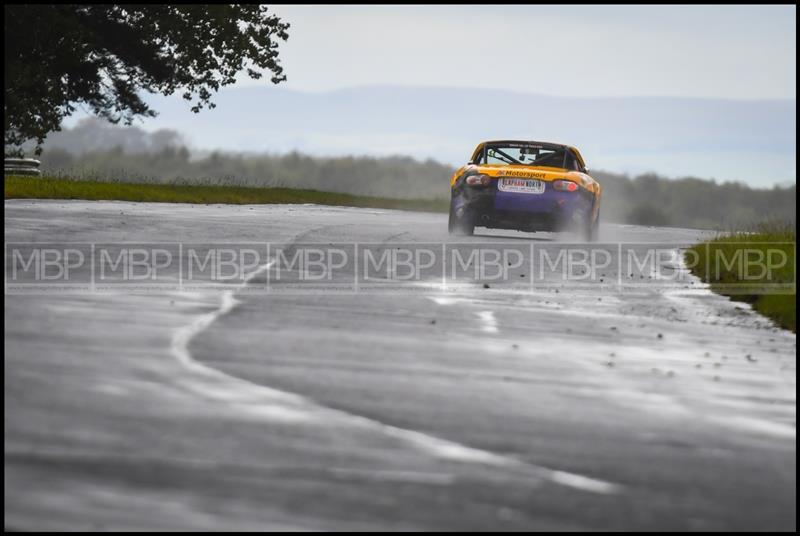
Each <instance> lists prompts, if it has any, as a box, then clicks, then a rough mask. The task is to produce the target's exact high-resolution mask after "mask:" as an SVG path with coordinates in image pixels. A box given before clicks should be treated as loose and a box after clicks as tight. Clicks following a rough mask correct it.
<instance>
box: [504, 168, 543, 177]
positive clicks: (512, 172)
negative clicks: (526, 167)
mask: <svg viewBox="0 0 800 536" xmlns="http://www.w3.org/2000/svg"><path fill="white" fill-rule="evenodd" d="M497 176H498V177H522V178H526V179H544V178H545V177H547V174H546V173H544V172H542V171H521V170H516V169H501V170H500V171H499V172H498V173H497Z"/></svg>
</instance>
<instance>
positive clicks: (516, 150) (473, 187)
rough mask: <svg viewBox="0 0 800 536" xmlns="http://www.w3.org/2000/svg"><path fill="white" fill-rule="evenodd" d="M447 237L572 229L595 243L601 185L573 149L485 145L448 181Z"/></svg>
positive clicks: (551, 145)
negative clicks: (485, 231)
mask: <svg viewBox="0 0 800 536" xmlns="http://www.w3.org/2000/svg"><path fill="white" fill-rule="evenodd" d="M450 189H451V200H450V220H449V224H448V228H449V231H450V233H453V234H465V235H471V234H473V232H474V229H475V227H476V226H482V227H491V228H497V229H515V230H518V231H528V232H533V231H560V230H567V229H576V230H578V231H580V232H581V235H582V236H583V238H584V239H586V240H588V241H593V240H596V239H597V229H598V226H599V222H600V197H601V188H600V183H598V182H597V181H596V180H594V179H593V178H592V177H590V176H589V175H588V173H587V169H586V166H585V164H584V162H583V157H581V154H580V153H579V152H578V150H577V149H576V148H575V147H571V146H569V145H561V144H556V143H545V142H538V141H487V142H484V143H481V144H480V145H478V147H477V148H476V149H475V152H474V153H473V154H472V158H471V159H470V161H469V162H468V163H467V164H466V165H465V166H463V167H461V168H460V169H458V170H457V171H456V172H455V174H453V177H452V179H451V180H450Z"/></svg>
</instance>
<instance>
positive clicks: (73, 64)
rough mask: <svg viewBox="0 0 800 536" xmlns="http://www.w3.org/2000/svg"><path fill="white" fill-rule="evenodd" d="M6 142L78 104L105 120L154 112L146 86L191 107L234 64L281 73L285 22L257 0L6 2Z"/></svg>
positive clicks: (41, 129)
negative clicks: (215, 0)
mask: <svg viewBox="0 0 800 536" xmlns="http://www.w3.org/2000/svg"><path fill="white" fill-rule="evenodd" d="M4 9H5V56H6V58H5V60H6V61H5V111H4V120H5V144H6V146H7V147H8V146H12V147H18V146H20V145H21V144H22V143H23V142H25V141H26V140H31V139H33V140H36V143H37V154H38V152H40V145H41V143H42V141H43V140H44V138H45V136H46V135H47V133H49V132H52V131H57V130H59V126H60V124H61V121H62V119H63V118H64V117H67V116H69V115H71V114H72V113H73V112H74V111H75V110H76V107H77V106H81V105H83V106H85V107H87V108H88V109H89V110H90V111H91V112H93V113H94V114H96V115H98V116H100V117H102V118H105V119H107V120H109V121H111V122H112V123H119V122H123V123H125V124H131V122H132V120H133V119H134V118H135V117H137V116H145V117H148V116H154V115H156V112H155V111H154V110H152V109H151V108H150V107H149V106H148V105H147V104H146V103H145V102H144V101H143V100H142V98H141V95H142V93H143V92H149V93H161V94H164V95H171V94H173V93H175V92H180V93H181V95H182V96H183V98H184V99H186V100H188V101H191V103H192V110H193V111H195V112H198V111H200V110H201V109H202V108H204V107H213V106H214V104H213V102H211V97H212V95H213V93H214V92H216V91H217V90H219V88H220V87H222V86H225V85H229V84H232V83H234V82H235V80H236V76H237V75H238V74H239V73H240V72H243V71H244V72H245V73H246V74H247V76H249V77H250V78H253V79H258V78H261V76H262V74H263V73H264V72H267V73H269V74H270V75H271V80H272V82H273V83H276V84H277V83H279V82H282V81H284V80H285V79H286V76H285V75H284V74H283V67H282V66H281V65H280V62H279V58H278V43H279V41H280V40H284V41H285V40H286V39H287V38H288V34H287V29H288V28H289V25H288V24H287V23H285V22H283V21H281V20H280V19H279V18H278V17H277V16H274V15H272V14H271V13H268V12H267V8H266V7H264V6H260V5H249V4H247V5H245V4H227V5H181V4H173V5H39V4H22V5H8V4H6V5H5V6H4Z"/></svg>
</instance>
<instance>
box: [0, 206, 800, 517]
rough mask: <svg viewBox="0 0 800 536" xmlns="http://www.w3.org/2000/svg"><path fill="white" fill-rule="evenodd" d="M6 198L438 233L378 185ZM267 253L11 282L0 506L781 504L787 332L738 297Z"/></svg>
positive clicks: (77, 223)
mask: <svg viewBox="0 0 800 536" xmlns="http://www.w3.org/2000/svg"><path fill="white" fill-rule="evenodd" d="M5 211H6V212H5V239H6V242H24V241H52V242H104V241H106V242H110V241H120V240H124V241H127V242H132V241H159V242H175V241H183V242H191V241H194V242H209V241H214V242H225V243H233V242H236V243H242V242H258V241H269V242H271V243H276V244H277V243H280V244H283V245H286V246H288V247H298V245H299V244H303V243H316V244H325V243H341V242H351V241H359V242H370V243H378V244H381V243H383V244H392V245H394V244H405V245H408V244H417V243H441V242H442V241H445V242H448V241H450V242H452V239H451V238H450V237H448V235H447V233H446V221H445V220H446V217H445V216H443V215H431V214H419V213H410V212H396V211H388V210H377V209H350V208H335V207H319V206H254V207H247V206H235V207H230V206H190V205H163V204H130V203H114V202H99V203H92V202H60V201H48V202H33V201H6V203H5ZM703 236H704V235H703V234H702V233H699V232H696V231H689V230H676V229H647V228H637V227H631V226H614V225H606V226H604V227H603V229H602V231H601V240H605V241H622V242H624V243H641V242H649V241H654V242H672V243H678V244H688V243H691V242H694V241H697V240H700V239H702V238H703ZM561 240H563V237H559V236H555V235H547V234H545V235H532V236H526V235H521V234H517V233H502V232H491V233H485V234H484V236H478V237H474V238H469V239H465V238H461V239H458V241H459V242H467V243H472V242H475V243H477V242H481V243H486V242H489V243H492V242H498V243H501V242H502V243H517V244H520V247H521V248H526V247H528V245H529V244H530V243H534V245H535V247H537V248H544V249H546V250H550V251H552V252H557V251H558V250H559V249H560V248H566V247H568V246H567V245H566V244H564V243H563V242H561ZM272 269H274V267H272V268H260V269H258V270H253V271H252V273H251V274H250V277H249V281H248V282H247V283H246V284H243V285H242V284H241V282H240V286H239V287H235V285H234V284H233V283H232V284H231V285H230V286H229V288H228V289H227V290H225V291H220V290H211V289H208V290H203V289H202V287H201V288H197V289H194V290H192V291H186V290H184V291H165V292H158V293H138V294H134V293H124V292H123V293H109V292H99V293H65V294H61V295H58V294H55V293H28V294H11V295H9V294H7V295H6V296H5V526H6V528H12V529H13V528H18V529H264V530H271V529H355V530H362V529H617V528H619V529H678V530H682V529H695V530H702V529H731V530H744V529H788V530H794V529H795V528H796V513H795V512H796V510H795V502H796V432H795V429H796V424H795V419H796V381H795V380H796V367H795V363H796V362H795V355H794V354H795V349H796V339H795V336H794V335H793V334H791V333H788V332H785V331H780V330H776V329H775V328H773V327H772V326H771V324H770V323H769V322H768V321H766V320H764V319H762V318H760V317H759V316H758V315H755V314H754V313H752V312H751V311H750V310H749V309H748V308H747V306H744V305H741V304H734V303H731V302H729V301H728V300H727V299H725V298H721V297H718V296H714V295H712V294H711V293H710V292H708V291H707V290H704V289H702V288H699V287H702V285H699V284H697V282H696V281H692V282H691V284H690V285H687V286H683V285H665V284H663V283H662V282H659V281H657V280H655V279H651V278H649V276H648V278H644V277H642V276H641V275H640V277H639V280H640V284H639V285H638V286H636V287H635V288H633V289H631V290H629V291H626V292H619V291H618V290H615V288H614V286H613V284H612V285H609V284H607V283H608V281H604V282H603V283H600V282H599V281H598V280H595V281H594V282H592V283H591V284H588V285H586V284H584V285H577V286H573V285H558V284H550V285H547V284H542V285H539V286H536V285H534V287H533V289H531V288H526V287H525V285H522V286H515V287H513V288H511V287H509V286H504V285H490V286H489V288H484V287H483V285H482V284H481V283H480V282H476V281H474V280H472V279H470V278H469V277H466V278H464V279H463V280H461V281H460V283H461V284H460V285H455V286H452V287H449V288H446V289H445V288H442V286H441V281H440V280H437V279H431V280H426V281H421V282H408V283H407V284H406V283H403V284H402V285H407V288H406V289H405V290H406V291H403V292H364V291H361V292H358V293H353V292H339V293H332V292H327V293H316V294H310V293H303V292H300V293H297V292H271V293H264V292H252V291H251V290H252V289H253V288H256V287H258V286H259V285H262V284H264V283H265V282H266V280H267V277H268V276H270V273H269V272H270V270H272ZM8 270H9V263H8V260H7V262H6V272H7V273H6V276H7V277H8ZM520 270H522V268H521V269H520ZM628 275H629V274H625V279H627V277H628ZM518 276H519V274H518V273H516V272H513V271H512V273H511V275H510V279H512V280H516V279H514V278H517V277H518ZM337 277H341V282H343V283H346V282H347V281H346V278H347V277H348V276H347V269H346V268H345V269H343V270H341V274H340V275H339V276H337ZM620 277H621V275H620V274H618V273H616V272H613V273H612V272H611V271H609V273H608V274H607V278H608V280H609V281H612V282H613V281H617V280H621V279H620ZM520 279H523V278H521V277H520ZM631 279H634V278H631ZM546 282H547V281H544V282H543V283H546ZM549 282H550V283H553V281H549ZM402 285H401V289H402ZM277 290H280V289H277ZM556 290H557V291H558V292H556ZM7 292H8V290H7ZM659 334H660V335H661V336H660V337H659ZM747 356H749V357H747Z"/></svg>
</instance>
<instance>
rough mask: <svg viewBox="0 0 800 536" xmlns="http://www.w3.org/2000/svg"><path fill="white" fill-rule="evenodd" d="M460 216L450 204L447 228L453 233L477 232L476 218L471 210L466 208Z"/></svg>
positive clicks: (468, 234)
mask: <svg viewBox="0 0 800 536" xmlns="http://www.w3.org/2000/svg"><path fill="white" fill-rule="evenodd" d="M463 212H464V213H463V214H462V215H461V217H460V218H459V217H458V215H456V211H455V210H454V209H453V204H452V203H451V204H450V217H449V218H448V220H447V230H448V231H449V232H450V234H452V235H461V236H472V235H473V234H474V233H475V218H474V216H473V215H472V213H471V212H470V211H469V210H464V211H463Z"/></svg>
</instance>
